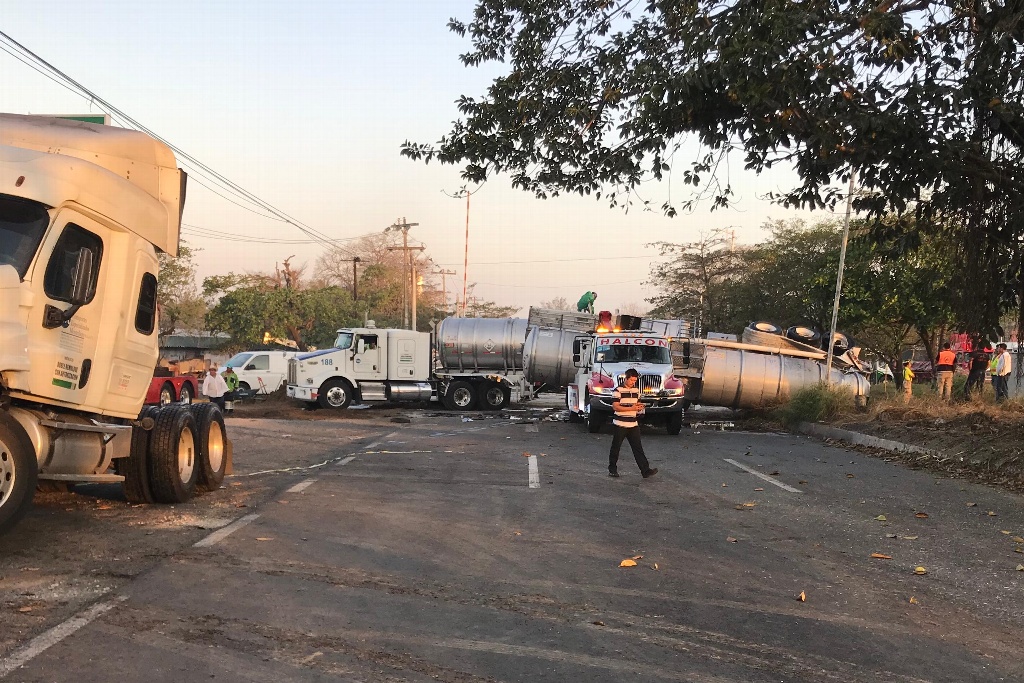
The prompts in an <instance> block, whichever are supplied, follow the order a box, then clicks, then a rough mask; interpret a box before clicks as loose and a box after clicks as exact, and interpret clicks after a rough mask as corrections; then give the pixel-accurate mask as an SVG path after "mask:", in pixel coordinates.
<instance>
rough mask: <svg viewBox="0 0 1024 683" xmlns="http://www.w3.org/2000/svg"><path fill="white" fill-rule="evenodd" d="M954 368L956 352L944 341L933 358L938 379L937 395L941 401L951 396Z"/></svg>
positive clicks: (949, 398)
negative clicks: (937, 354)
mask: <svg viewBox="0 0 1024 683" xmlns="http://www.w3.org/2000/svg"><path fill="white" fill-rule="evenodd" d="M955 369H956V354H955V353H953V349H952V345H951V344H950V343H949V342H946V343H945V344H943V345H942V350H941V351H939V357H938V358H936V359H935V374H936V377H937V379H938V380H939V397H940V398H941V399H942V400H943V401H949V400H951V399H952V398H953V371H954V370H955Z"/></svg>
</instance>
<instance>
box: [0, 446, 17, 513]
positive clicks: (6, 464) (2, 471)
mask: <svg viewBox="0 0 1024 683" xmlns="http://www.w3.org/2000/svg"><path fill="white" fill-rule="evenodd" d="M17 481H18V471H17V470H16V469H15V467H14V453H12V452H11V449H10V448H8V447H7V444H6V443H4V442H3V441H0V506H2V505H3V504H4V503H6V502H7V498H8V497H9V496H10V495H11V492H12V491H13V490H14V485H15V484H16V483H17Z"/></svg>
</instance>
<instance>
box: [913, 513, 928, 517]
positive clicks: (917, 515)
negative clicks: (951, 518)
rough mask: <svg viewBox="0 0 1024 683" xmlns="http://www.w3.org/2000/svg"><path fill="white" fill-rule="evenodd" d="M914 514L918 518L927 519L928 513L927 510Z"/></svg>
mask: <svg viewBox="0 0 1024 683" xmlns="http://www.w3.org/2000/svg"><path fill="white" fill-rule="evenodd" d="M914 516H915V517H917V518H918V519H928V513H927V512H918V513H916V514H915V515H914Z"/></svg>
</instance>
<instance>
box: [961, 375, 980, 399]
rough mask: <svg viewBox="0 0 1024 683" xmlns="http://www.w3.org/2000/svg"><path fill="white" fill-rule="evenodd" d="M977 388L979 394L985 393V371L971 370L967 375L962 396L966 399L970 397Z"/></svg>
mask: <svg viewBox="0 0 1024 683" xmlns="http://www.w3.org/2000/svg"><path fill="white" fill-rule="evenodd" d="M975 388H977V389H978V391H979V392H980V393H984V392H985V371H984V370H972V371H971V372H970V373H968V375H967V384H965V385H964V394H966V396H967V398H970V397H971V392H972V391H974V389H975Z"/></svg>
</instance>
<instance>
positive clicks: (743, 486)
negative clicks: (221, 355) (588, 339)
mask: <svg viewBox="0 0 1024 683" xmlns="http://www.w3.org/2000/svg"><path fill="white" fill-rule="evenodd" d="M511 415H513V416H515V415H516V414H511ZM519 415H522V414H519ZM396 416H398V419H400V420H404V419H408V420H409V421H408V422H405V421H402V422H394V421H392V420H393V419H394V418H395V417H396ZM401 416H405V417H401ZM509 416H510V414H504V415H502V416H500V417H498V416H488V417H486V418H484V419H480V417H479V416H477V419H474V420H473V421H470V422H466V421H463V419H462V418H461V417H459V416H456V415H451V414H446V413H436V412H432V411H390V412H383V411H382V412H380V413H379V416H377V415H371V416H369V417H368V418H367V419H361V420H358V421H355V420H345V419H340V420H328V421H317V422H295V421H284V420H263V421H256V420H238V419H236V420H231V421H229V430H230V435H231V437H232V438H233V439H234V441H235V451H236V476H233V477H231V478H230V479H229V480H228V481H227V482H226V486H225V487H224V488H223V489H221V490H220V491H218V492H216V493H214V494H211V495H209V496H205V497H203V498H199V499H197V500H196V501H193V502H192V503H190V504H189V505H186V506H178V507H177V508H167V507H162V506H140V507H134V508H129V507H128V506H126V505H125V504H124V503H123V502H121V501H119V500H117V494H116V492H111V491H107V490H104V489H102V488H101V487H80V488H79V490H78V492H76V493H74V494H47V495H46V496H43V497H41V499H40V504H39V506H38V507H37V509H36V511H34V512H33V513H32V514H31V515H30V516H29V517H28V518H27V519H26V521H25V522H24V523H23V524H22V525H21V526H20V527H19V528H18V529H17V530H16V532H15V533H14V534H12V535H10V536H8V537H5V538H4V539H0V619H2V623H3V624H4V626H3V627H0V680H2V681H4V683H6V681H26V682H27V681H47V682H57V681H69V682H70V681H74V682H76V683H87V682H89V681H111V680H118V681H121V682H123V683H130V682H133V681H147V682H148V681H168V682H170V681H176V682H179V681H199V680H218V681H268V682H269V681H274V682H275V683H276V682H279V681H292V680H294V681H321V680H322V681H437V680H441V681H452V682H459V683H462V682H467V683H468V682H478V681H552V682H554V681H559V682H561V681H588V682H589V681H616V682H618V681H621V680H622V679H623V677H625V676H631V677H634V678H638V679H640V680H649V681H701V682H703V681H710V682H718V681H721V682H725V681H731V682H748V681H750V682H755V681H837V682H847V681H849V682H854V681H873V682H874V681H898V682H910V681H956V682H958V683H960V682H963V681H1001V680H1005V681H1019V680H1024V663H1022V659H1021V657H1020V652H1021V651H1022V645H1024V638H1022V636H1021V627H1022V626H1024V610H1022V608H1021V605H1022V597H1024V590H1022V584H1024V571H1016V569H1015V568H1016V566H1017V565H1018V564H1021V563H1022V562H1024V554H1018V553H1016V552H1015V549H1017V548H1021V546H1022V544H1020V543H1017V542H1015V541H1014V540H1013V539H1014V537H1019V536H1020V535H1022V532H1024V509H1022V506H1021V499H1020V497H1019V496H1015V495H1012V494H1007V493H1003V492H1000V491H997V490H993V489H989V488H985V487H982V486H977V485H973V484H966V483H963V482H958V481H954V480H948V479H936V478H935V477H934V476H931V475H929V474H927V473H923V472H916V471H910V470H907V469H905V468H904V467H903V466H902V465H899V464H897V463H894V462H886V461H885V460H884V459H882V458H879V457H874V456H869V455H865V454H861V453H858V452H851V451H847V450H845V449H842V448H836V447H832V446H828V445H824V444H822V443H820V442H817V441H814V440H810V439H807V438H804V437H796V436H791V435H776V434H755V433H743V432H737V431H735V430H724V431H719V430H717V429H715V428H714V426H709V425H703V426H696V427H694V428H691V429H684V431H683V434H682V435H680V436H678V437H670V436H667V435H664V434H662V433H658V432H657V431H656V430H653V429H650V430H648V429H645V431H644V435H643V438H644V443H645V447H646V449H647V451H648V455H649V457H650V459H651V461H652V464H653V465H654V466H656V467H658V468H660V470H661V472H660V473H659V474H658V476H656V477H654V478H652V479H648V480H644V479H642V478H641V477H640V474H639V471H638V469H637V468H636V466H635V464H634V463H633V462H632V458H631V457H630V454H629V447H628V445H624V446H623V457H622V460H621V461H620V464H619V470H620V472H621V473H622V475H623V476H622V477H621V478H619V479H611V478H608V477H607V476H606V474H605V473H606V466H607V461H606V458H607V449H608V445H609V442H610V440H611V436H610V433H604V434H600V435H591V434H588V433H587V432H586V431H585V429H584V428H582V427H581V426H579V425H572V424H568V423H564V422H554V421H541V422H539V423H536V424H526V423H525V421H524V420H510V419H508V418H509ZM292 468H294V469H292ZM755 473H756V474H755ZM758 474H760V475H762V476H760V477H759V476H757V475H758ZM780 485H781V486H780ZM990 512H991V513H992V514H989V513H990ZM921 515H926V516H921ZM880 516H881V518H880ZM1004 532H1009V533H1004ZM872 553H878V554H882V555H884V556H886V557H888V558H891V559H885V558H872V557H871V555H872ZM627 558H635V559H634V561H635V562H636V566H633V567H620V566H619V564H620V562H621V561H622V560H624V559H627ZM919 566H920V567H924V568H925V570H926V572H927V573H926V574H923V575H918V574H915V568H916V567H919ZM801 593H802V594H803V596H804V597H805V600H804V601H801V600H799V599H798V596H800V595H801ZM26 607H27V608H28V609H26Z"/></svg>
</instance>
